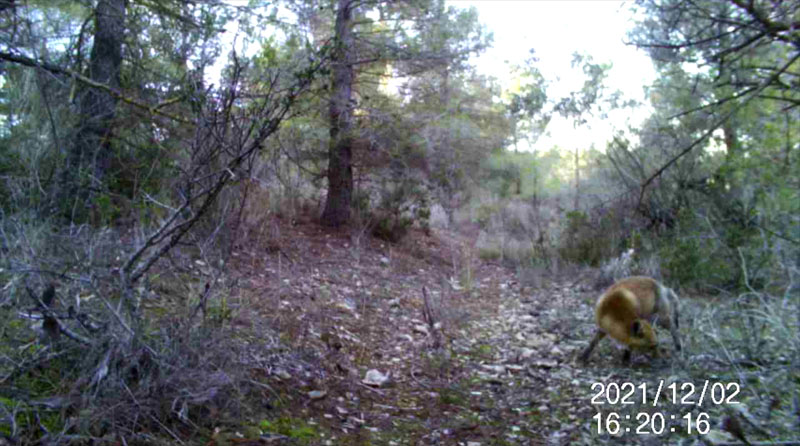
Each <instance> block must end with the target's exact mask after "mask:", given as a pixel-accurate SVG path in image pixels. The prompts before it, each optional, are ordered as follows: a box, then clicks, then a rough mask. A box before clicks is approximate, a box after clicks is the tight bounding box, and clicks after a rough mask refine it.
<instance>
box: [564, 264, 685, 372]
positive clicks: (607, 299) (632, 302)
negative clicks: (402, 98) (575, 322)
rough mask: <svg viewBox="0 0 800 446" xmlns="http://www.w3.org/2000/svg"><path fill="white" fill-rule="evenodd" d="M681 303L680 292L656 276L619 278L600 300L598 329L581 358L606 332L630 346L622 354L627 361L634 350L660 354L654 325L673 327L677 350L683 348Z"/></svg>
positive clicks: (592, 348) (584, 357)
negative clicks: (679, 325) (679, 311)
mask: <svg viewBox="0 0 800 446" xmlns="http://www.w3.org/2000/svg"><path fill="white" fill-rule="evenodd" d="M678 305H679V302H678V295H677V294H675V292H674V291H672V290H671V289H670V288H667V287H666V286H664V285H663V284H662V283H660V282H658V281H657V280H655V279H652V278H650V277H642V276H637V277H628V278H626V279H622V280H620V281H618V282H617V283H615V284H614V285H612V286H611V287H610V288H609V289H607V290H606V292H605V293H603V295H602V296H600V299H598V301H597V305H596V306H595V322H597V331H596V333H595V335H594V338H593V339H592V341H591V342H590V343H589V346H588V347H587V348H586V350H584V351H583V353H582V354H581V356H580V360H581V361H586V360H587V359H589V355H590V354H591V353H592V350H594V348H595V347H596V346H597V343H598V342H600V340H602V339H603V338H604V337H606V335H608V336H611V337H612V338H614V339H616V340H617V341H619V342H620V343H622V344H624V345H625V346H626V347H627V348H626V350H625V355H624V356H623V361H625V362H628V361H629V360H630V357H631V350H638V351H642V352H647V353H652V354H653V355H654V356H658V337H657V336H656V332H655V329H654V328H653V325H654V324H657V325H660V326H662V327H664V328H667V329H669V330H670V333H671V334H672V340H673V341H674V343H675V349H676V350H677V351H680V350H681V341H680V337H679V335H678Z"/></svg>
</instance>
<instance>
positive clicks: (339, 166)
mask: <svg viewBox="0 0 800 446" xmlns="http://www.w3.org/2000/svg"><path fill="white" fill-rule="evenodd" d="M352 20H353V16H352V0H339V5H338V9H337V11H336V29H335V37H334V39H335V40H334V41H335V45H336V47H335V49H334V52H333V79H332V85H331V102H330V108H329V111H328V119H329V121H330V141H329V142H328V197H327V200H326V202H325V210H324V211H323V213H322V223H323V224H325V225H328V226H340V225H343V224H346V223H347V222H348V221H349V220H350V202H351V200H352V195H353V134H352V132H353V104H352V93H353V78H354V68H353V62H352V60H353V35H352V29H351V27H352Z"/></svg>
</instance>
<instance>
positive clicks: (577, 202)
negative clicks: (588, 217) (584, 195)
mask: <svg viewBox="0 0 800 446" xmlns="http://www.w3.org/2000/svg"><path fill="white" fill-rule="evenodd" d="M574 208H575V210H576V211H578V210H580V208H581V166H580V149H578V148H577V147H576V148H575V203H574Z"/></svg>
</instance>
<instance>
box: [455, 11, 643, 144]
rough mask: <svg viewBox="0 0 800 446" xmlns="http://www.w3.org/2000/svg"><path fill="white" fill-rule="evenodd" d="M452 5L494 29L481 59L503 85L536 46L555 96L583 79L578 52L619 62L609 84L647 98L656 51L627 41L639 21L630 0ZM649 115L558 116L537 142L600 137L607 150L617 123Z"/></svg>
mask: <svg viewBox="0 0 800 446" xmlns="http://www.w3.org/2000/svg"><path fill="white" fill-rule="evenodd" d="M448 4H451V5H454V6H457V7H463V8H468V7H470V6H474V7H475V8H477V9H478V15H479V20H480V22H481V23H482V24H484V25H486V28H487V29H488V30H489V31H491V32H492V33H494V45H493V48H491V49H489V50H488V51H487V52H486V53H485V54H483V55H482V56H481V57H480V58H479V59H478V60H477V63H476V65H477V67H478V70H479V71H481V72H483V73H486V74H490V75H493V76H495V77H496V78H498V79H499V80H500V81H501V83H502V84H503V85H504V86H507V85H508V83H509V80H510V70H509V65H508V63H511V64H521V63H522V62H523V61H524V60H525V59H526V58H527V57H528V55H529V53H528V51H529V50H530V49H531V48H533V49H534V50H535V54H536V56H537V57H538V58H539V62H538V68H539V69H540V71H541V72H542V74H543V75H544V77H545V79H546V80H547V81H548V82H549V87H548V91H547V94H548V97H550V98H560V97H562V96H565V95H567V94H568V93H569V92H570V91H574V90H577V89H579V88H580V87H581V86H582V85H583V81H584V77H583V73H582V72H581V70H580V69H576V68H572V67H571V66H570V63H571V61H572V54H573V53H574V52H575V51H579V52H581V53H587V54H590V55H591V56H592V57H593V58H594V62H595V63H606V62H612V63H613V68H612V69H611V71H610V72H609V76H608V78H607V79H606V86H607V87H608V88H609V89H610V90H612V91H613V90H617V89H618V90H621V91H622V92H623V94H624V99H635V100H637V101H640V102H642V101H644V100H645V97H644V89H643V87H644V86H646V85H650V84H651V83H652V82H653V80H654V79H655V70H654V69H653V65H652V64H651V62H650V59H649V57H648V56H647V55H646V54H645V53H644V52H643V51H640V50H638V49H636V48H635V47H632V46H627V45H625V44H624V43H623V40H625V37H626V32H627V30H628V29H630V28H631V27H632V25H633V22H632V13H631V12H629V10H628V9H629V7H630V3H629V2H628V4H626V3H625V2H621V1H608V0H604V1H598V0H595V1H564V0H562V1H541V0H537V1H498V0H482V1H480V0H448ZM506 62H508V63H506ZM648 114H649V111H647V109H640V110H639V111H638V112H635V113H634V112H631V111H626V112H622V111H620V112H617V113H616V114H612V115H611V119H609V120H607V121H600V120H599V119H594V120H590V122H589V124H588V125H587V126H584V127H581V128H578V129H575V128H573V126H572V123H571V122H568V121H566V120H564V119H561V118H559V117H554V118H553V120H552V121H551V123H550V125H549V126H548V128H547V132H548V133H549V135H544V136H542V137H541V138H540V139H539V141H538V142H537V143H536V148H537V149H540V150H547V149H550V148H551V147H553V146H554V145H558V146H559V147H562V148H564V149H574V148H575V146H576V145H577V146H578V147H579V148H588V147H589V146H590V145H591V144H592V143H594V145H595V147H596V148H598V149H601V150H602V149H605V145H606V144H605V143H606V141H608V140H609V139H610V137H611V135H612V131H613V128H614V127H616V128H620V129H624V128H626V122H630V124H632V125H638V124H639V123H640V122H641V121H642V120H643V119H644V118H645V117H646V116H647V115H648Z"/></svg>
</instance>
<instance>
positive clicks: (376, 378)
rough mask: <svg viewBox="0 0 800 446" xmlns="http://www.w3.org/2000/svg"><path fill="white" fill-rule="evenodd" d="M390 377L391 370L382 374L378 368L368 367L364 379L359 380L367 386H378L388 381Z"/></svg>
mask: <svg viewBox="0 0 800 446" xmlns="http://www.w3.org/2000/svg"><path fill="white" fill-rule="evenodd" d="M391 377H392V373H391V372H389V373H387V374H385V375H384V374H383V373H381V372H379V371H378V370H375V369H370V370H368V371H367V374H366V375H365V376H364V379H363V380H361V382H362V383H364V384H366V385H368V386H375V387H380V386H382V385H384V384H386V383H387V382H388V381H389V379H391Z"/></svg>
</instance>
